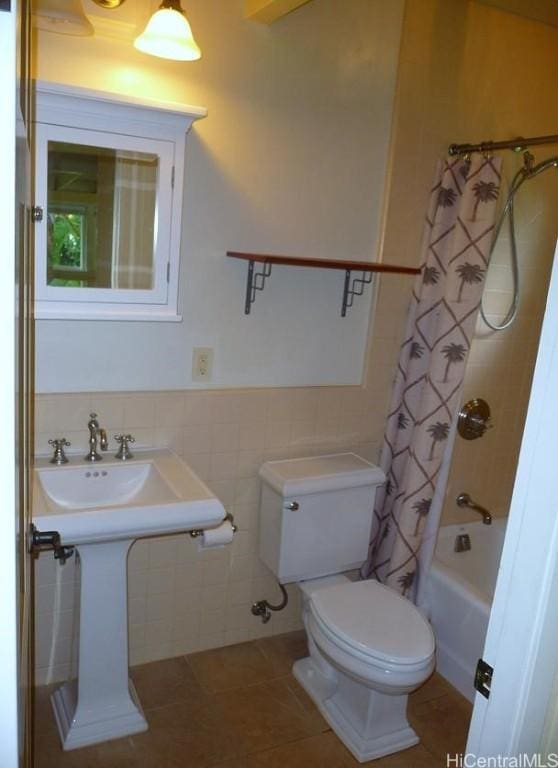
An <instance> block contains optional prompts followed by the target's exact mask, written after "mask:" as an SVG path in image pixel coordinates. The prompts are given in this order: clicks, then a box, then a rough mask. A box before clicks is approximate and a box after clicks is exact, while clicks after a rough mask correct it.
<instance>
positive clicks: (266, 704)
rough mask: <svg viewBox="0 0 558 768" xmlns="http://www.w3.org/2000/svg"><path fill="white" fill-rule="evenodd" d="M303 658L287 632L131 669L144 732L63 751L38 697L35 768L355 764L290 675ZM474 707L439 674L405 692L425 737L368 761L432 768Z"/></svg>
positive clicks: (385, 767)
mask: <svg viewBox="0 0 558 768" xmlns="http://www.w3.org/2000/svg"><path fill="white" fill-rule="evenodd" d="M304 655H306V642H305V637H304V633H301V632H293V633H289V634H286V635H282V636H276V637H271V638H266V639H264V640H258V641H254V642H252V643H243V644H241V645H237V646H231V647H229V648H222V649H218V650H217V651H207V652H204V653H198V654H194V655H192V656H189V657H186V658H177V659H169V660H166V661H161V662H155V663H152V664H146V665H143V666H140V667H135V668H133V669H132V672H131V674H132V678H133V679H134V682H135V685H136V687H137V690H138V693H139V695H140V698H141V700H142V703H143V706H144V708H145V710H146V716H147V719H148V721H149V730H148V731H147V732H146V733H141V734H137V735H135V736H131V737H128V738H125V739H119V740H116V741H112V742H107V743H105V744H99V745H97V746H94V747H88V748H85V749H78V750H74V751H71V752H63V751H62V749H61V747H60V741H59V738H58V732H57V730H56V726H55V723H54V716H53V713H52V708H51V705H50V700H49V696H50V693H51V691H52V690H53V688H54V687H56V686H51V687H50V688H40V689H38V690H37V692H36V696H35V710H36V727H35V730H36V745H37V746H36V759H35V768H212V767H213V766H219V768H283V766H285V767H286V768H356V767H357V766H358V765H359V764H358V763H357V761H356V760H355V759H354V758H353V757H352V755H351V754H350V752H349V751H348V750H346V749H345V747H344V746H343V744H342V743H341V742H340V741H339V739H338V738H337V737H336V736H335V734H333V732H332V731H331V730H330V729H329V728H328V725H327V723H326V722H325V720H323V718H322V717H321V715H320V714H319V713H318V711H317V710H316V708H315V706H314V704H313V703H312V701H311V700H310V698H309V697H308V696H307V695H306V693H305V692H304V691H303V690H302V688H300V686H299V685H298V683H297V682H296V681H295V680H294V678H293V677H292V676H291V675H290V674H284V673H285V672H286V671H288V670H290V668H291V666H292V663H293V661H294V660H296V659H297V658H300V657H301V656H304ZM470 713H471V707H470V705H469V703H468V702H467V701H466V700H465V699H464V698H463V697H461V696H460V695H459V694H458V693H457V692H456V691H454V689H453V688H452V687H451V686H450V685H449V684H448V683H446V682H445V681H444V680H443V678H441V677H439V676H438V675H433V677H432V678H431V679H430V680H429V681H428V682H427V683H426V684H425V685H424V686H423V687H422V688H421V689H420V690H419V691H417V692H416V693H414V694H413V695H412V696H411V697H410V706H409V714H410V720H411V722H412V725H413V727H414V728H415V729H416V731H417V733H418V734H419V736H420V738H421V744H420V745H419V746H418V747H414V748H413V749H410V750H405V751H404V752H399V753H397V754H395V755H390V756H388V757H385V758H381V759H380V760H375V761H373V762H371V763H370V766H371V768H437V766H440V768H441V767H442V766H445V765H446V760H445V756H446V752H450V753H455V752H458V751H461V750H462V749H463V748H464V746H465V741H466V734H467V729H468V726H469V719H470Z"/></svg>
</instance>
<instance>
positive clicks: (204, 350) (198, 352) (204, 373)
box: [192, 347, 213, 382]
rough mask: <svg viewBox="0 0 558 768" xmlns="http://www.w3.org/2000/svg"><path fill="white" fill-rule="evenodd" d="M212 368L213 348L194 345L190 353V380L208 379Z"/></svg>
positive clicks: (200, 380)
mask: <svg viewBox="0 0 558 768" xmlns="http://www.w3.org/2000/svg"><path fill="white" fill-rule="evenodd" d="M212 369H213V349H212V348H211V347H194V351H193V353H192V381H198V382H203V381H210V380H211V371H212Z"/></svg>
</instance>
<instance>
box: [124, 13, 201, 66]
mask: <svg viewBox="0 0 558 768" xmlns="http://www.w3.org/2000/svg"><path fill="white" fill-rule="evenodd" d="M134 47H135V48H137V49H138V51H142V52H143V53H149V54H151V56H159V57H160V58H162V59H175V60H177V61H195V60H196V59H199V58H200V57H201V51H200V49H199V47H198V45H197V43H196V41H195V40H194V36H193V34H192V30H191V28H190V25H189V23H188V20H187V19H186V17H185V16H184V14H183V13H180V11H177V10H175V9H174V8H160V9H159V10H158V11H156V12H155V13H154V14H153V16H152V17H151V18H150V19H149V21H148V23H147V26H146V28H145V29H144V31H143V32H142V34H141V35H140V36H139V37H137V38H136V39H135V40H134Z"/></svg>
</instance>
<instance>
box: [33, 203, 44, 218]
mask: <svg viewBox="0 0 558 768" xmlns="http://www.w3.org/2000/svg"><path fill="white" fill-rule="evenodd" d="M43 214H44V211H43V209H42V208H41V206H40V205H34V206H33V207H32V208H31V221H34V222H37V221H42V220H43Z"/></svg>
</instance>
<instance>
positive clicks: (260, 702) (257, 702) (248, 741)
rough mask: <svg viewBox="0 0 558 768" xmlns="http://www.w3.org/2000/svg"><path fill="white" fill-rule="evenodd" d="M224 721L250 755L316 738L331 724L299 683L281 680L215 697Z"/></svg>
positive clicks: (244, 751) (286, 678)
mask: <svg viewBox="0 0 558 768" xmlns="http://www.w3.org/2000/svg"><path fill="white" fill-rule="evenodd" d="M214 698H215V700H216V701H217V703H218V705H219V708H220V711H221V715H222V718H223V721H224V722H226V723H227V724H228V726H229V727H230V728H231V730H232V731H234V733H235V734H236V735H237V736H238V738H239V740H240V742H241V752H242V753H244V754H250V753H253V752H259V751H261V750H264V749H270V748H271V747H275V746H278V745H280V744H285V743H286V742H289V741H295V740H296V739H302V738H304V737H305V736H313V735H315V734H317V733H321V732H323V731H326V730H328V725H327V723H326V722H325V720H324V719H323V718H322V716H321V715H320V714H319V712H318V710H317V709H316V708H315V707H314V705H313V703H312V702H311V701H310V699H309V698H308V696H307V695H306V693H305V692H304V691H303V690H302V688H300V686H299V685H298V683H297V682H296V680H295V679H294V678H293V677H291V676H288V677H282V678H278V679H276V680H273V681H270V682H267V683H260V684H259V685H252V686H249V687H248V688H240V689H237V690H234V691H227V692H223V693H219V694H216V695H215V697H214Z"/></svg>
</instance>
